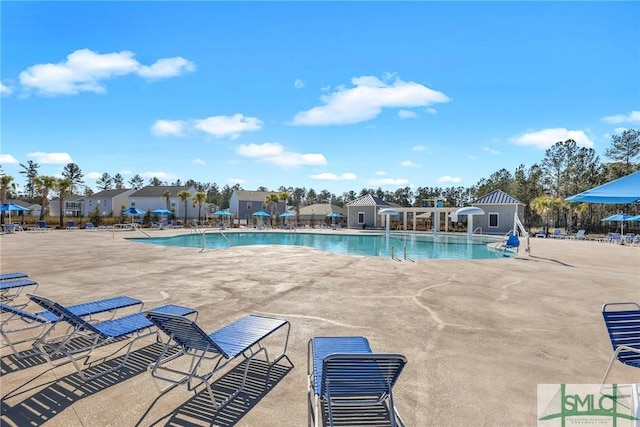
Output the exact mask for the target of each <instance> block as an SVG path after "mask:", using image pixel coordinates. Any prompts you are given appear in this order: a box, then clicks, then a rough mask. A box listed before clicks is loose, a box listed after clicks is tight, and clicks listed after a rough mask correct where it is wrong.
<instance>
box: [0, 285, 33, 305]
mask: <svg viewBox="0 0 640 427" xmlns="http://www.w3.org/2000/svg"><path fill="white" fill-rule="evenodd" d="M31 286H35V288H34V289H32V291H33V292H35V290H36V289H38V282H36V281H35V280H31V279H27V278H22V279H13V280H2V281H0V302H3V303H5V304H11V303H13V301H14V300H15V299H16V298H18V297H19V296H20V294H21V293H22V291H23V290H24V289H26V288H29V287H31ZM25 305H26V304H21V305H20V306H21V307H24V306H25Z"/></svg>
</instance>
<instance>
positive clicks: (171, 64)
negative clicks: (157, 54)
mask: <svg viewBox="0 0 640 427" xmlns="http://www.w3.org/2000/svg"><path fill="white" fill-rule="evenodd" d="M195 70H196V66H195V64H194V63H193V62H191V61H188V60H186V59H184V58H182V57H179V56H177V57H174V58H162V59H158V60H157V61H156V62H155V64H152V65H151V66H146V65H140V66H139V67H138V71H137V73H138V75H140V76H141V77H144V78H146V79H166V78H169V77H176V76H179V75H180V74H183V73H184V72H192V71H195Z"/></svg>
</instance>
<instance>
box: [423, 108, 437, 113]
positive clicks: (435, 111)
mask: <svg viewBox="0 0 640 427" xmlns="http://www.w3.org/2000/svg"><path fill="white" fill-rule="evenodd" d="M425 111H426V112H427V113H429V114H438V111H437V110H436V109H435V108H426V109H425Z"/></svg>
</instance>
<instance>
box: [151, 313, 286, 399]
mask: <svg viewBox="0 0 640 427" xmlns="http://www.w3.org/2000/svg"><path fill="white" fill-rule="evenodd" d="M146 316H147V318H149V320H150V321H152V322H153V323H154V324H155V325H156V326H157V327H158V328H159V329H160V330H162V331H163V332H164V333H166V334H167V335H169V337H170V340H169V341H168V342H167V344H166V346H165V348H164V349H163V351H162V353H161V354H160V356H159V357H158V360H157V361H156V362H155V363H153V364H151V365H150V366H149V369H150V370H151V376H152V378H153V379H154V382H155V383H156V386H157V387H158V390H159V391H160V393H164V392H166V391H168V390H170V389H171V388H173V387H175V386H177V385H180V384H187V388H188V390H190V391H192V390H195V389H196V387H198V386H199V385H200V384H204V385H205V387H206V390H207V392H208V395H209V398H210V399H211V402H212V404H213V406H214V408H216V410H220V409H221V408H223V407H224V406H225V405H227V404H228V403H229V402H231V400H233V399H234V398H235V397H236V396H237V395H238V394H239V393H241V392H242V390H243V388H244V386H245V383H246V381H247V376H248V373H249V368H250V366H251V362H252V361H253V360H254V359H255V358H257V356H258V355H260V354H261V353H262V356H263V357H264V359H265V360H266V361H267V363H268V366H269V369H270V368H271V367H272V366H273V365H274V364H276V363H277V362H278V361H279V360H281V359H283V358H286V359H287V361H288V362H289V364H291V366H293V364H292V363H291V360H289V358H288V357H287V356H286V351H287V345H288V343H289V331H290V328H291V326H290V324H289V322H288V321H286V320H283V319H276V318H273V317H264V316H255V315H249V316H245V317H243V318H241V319H239V320H236V321H235V322H233V323H231V324H230V325H227V326H225V327H223V328H221V329H218V330H217V331H215V332H213V333H211V334H207V333H206V332H204V331H203V330H202V329H201V328H200V327H199V326H198V325H197V324H196V323H195V321H193V320H190V319H187V318H185V317H180V316H175V315H171V314H167V313H158V312H156V311H150V312H147V313H146ZM278 331H280V332H278ZM276 332H278V335H285V336H284V346H283V348H282V352H281V353H280V354H278V355H277V356H275V357H274V358H273V359H271V360H270V359H269V354H268V352H267V348H266V346H265V345H264V341H265V340H266V339H267V338H269V337H271V336H272V335H274V334H275V333H276ZM276 338H277V337H276ZM274 339H275V338H274ZM176 345H177V350H176ZM178 359H182V360H189V362H190V363H189V369H184V368H182V366H184V365H183V364H180V362H178ZM245 360H246V365H245V367H244V374H243V378H242V381H241V383H240V385H239V387H238V388H237V389H236V390H234V391H233V392H231V394H230V395H229V396H228V397H227V398H226V399H224V400H222V401H217V400H216V398H215V396H214V394H213V390H212V389H211V378H212V377H213V376H214V375H215V374H217V373H220V372H221V371H222V370H223V369H225V368H226V367H227V366H228V365H229V364H230V363H232V362H234V361H245ZM173 361H176V362H175V363H172V362H173ZM203 362H206V363H207V364H212V365H213V367H205V366H204V364H203ZM268 378H269V374H267V381H268ZM160 383H162V384H165V387H160V385H159V384H160ZM167 383H168V384H167Z"/></svg>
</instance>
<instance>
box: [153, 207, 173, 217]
mask: <svg viewBox="0 0 640 427" xmlns="http://www.w3.org/2000/svg"><path fill="white" fill-rule="evenodd" d="M151 213H152V214H154V215H160V216H169V215H171V214H172V213H173V212H171V211H170V210H169V209H165V208H161V209H156V210H153V211H151Z"/></svg>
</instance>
